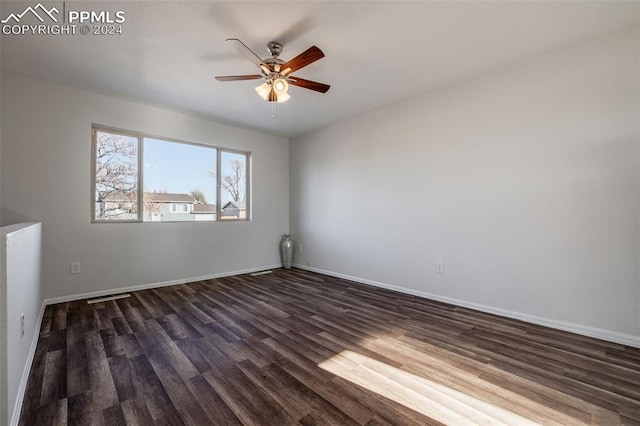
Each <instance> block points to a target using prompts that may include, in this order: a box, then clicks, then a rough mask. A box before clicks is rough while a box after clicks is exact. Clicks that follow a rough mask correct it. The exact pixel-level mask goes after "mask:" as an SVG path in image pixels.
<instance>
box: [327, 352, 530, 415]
mask: <svg viewBox="0 0 640 426" xmlns="http://www.w3.org/2000/svg"><path fill="white" fill-rule="evenodd" d="M318 367H320V368H322V369H323V370H326V371H328V372H330V373H332V374H335V375H336V376H338V377H341V378H343V379H345V380H348V381H350V382H352V383H354V384H356V385H358V386H361V387H363V388H366V389H368V390H370V391H372V392H375V393H377V394H378V395H380V396H383V397H385V398H387V399H390V400H392V401H394V402H396V403H398V404H401V405H404V406H405V407H407V408H410V409H411V410H414V411H417V412H419V413H421V414H424V415H425V416H428V417H430V418H432V419H434V420H437V421H440V422H444V423H447V424H456V425H477V424H510V425H513V424H517V425H531V424H537V423H535V422H532V421H530V420H529V419H526V418H524V417H522V416H519V415H518V414H515V413H512V412H511V411H508V410H505V409H503V408H501V407H497V406H495V405H492V404H490V403H487V402H485V401H482V400H479V399H477V398H474V397H472V396H470V395H467V394H465V393H462V392H460V391H457V390H455V389H451V388H449V387H447V386H445V385H442V384H440V383H436V382H434V381H432V380H429V379H426V378H424V377H420V376H418V375H415V374H413V373H410V372H407V371H404V370H401V369H399V368H396V367H393V366H390V365H387V364H385V363H383V362H380V361H377V360H375V359H373V358H370V357H368V356H366V355H362V354H359V353H357V352H353V351H350V350H344V351H342V352H341V353H339V354H337V355H335V356H333V357H331V358H329V359H327V360H326V361H323V362H321V363H320V364H318Z"/></svg>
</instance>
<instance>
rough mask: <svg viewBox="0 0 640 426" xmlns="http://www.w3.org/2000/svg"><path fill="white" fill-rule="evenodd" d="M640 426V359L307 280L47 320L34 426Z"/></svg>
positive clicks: (27, 406) (258, 280) (50, 310)
mask: <svg viewBox="0 0 640 426" xmlns="http://www.w3.org/2000/svg"><path fill="white" fill-rule="evenodd" d="M440 423H445V424H454V425H458V424H479V423H497V424H511V425H522V424H531V423H543V424H564V425H567V424H582V423H586V424H588V423H591V424H606V425H609V424H640V350H638V349H633V348H629V347H625V346H622V345H618V344H613V343H607V342H603V341H599V340H595V339H590V338H587V337H582V336H577V335H574V334H570V333H565V332H561V331H557V330H552V329H548V328H544V327H539V326H535V325H531V324H526V323H523V322H519V321H515V320H510V319H505V318H501V317H497V316H493V315H488V314H483V313H480V312H476V311H472V310H469V309H464V308H459V307H455V306H451V305H446V304H443V303H438V302H433V301H429V300H425V299H421V298H418V297H412V296H408V295H403V294H399V293H395V292H391V291H386V290H380V289H375V288H372V287H367V286H364V285H360V284H355V283H352V282H349V281H344V280H340V279H336V278H330V277H327V276H323V275H318V274H314V273H310V272H304V271H300V270H291V271H285V270H276V271H274V273H273V274H269V275H263V276H257V277H252V276H249V275H243V276H237V277H229V278H222V279H216V280H209V281H202V282H197V283H192V284H185V285H177V286H172V287H164V288H160V289H156V290H147V291H140V292H135V293H132V297H130V298H127V299H120V300H116V301H109V302H103V303H98V304H94V305H88V304H87V303H86V301H77V302H71V303H64V304H59V305H53V306H48V307H47V309H46V311H45V316H44V321H43V324H42V330H41V333H40V340H39V342H38V347H37V350H36V355H35V359H34V363H33V367H32V371H31V375H30V378H29V382H28V386H27V390H26V395H25V400H24V404H23V408H22V416H21V419H20V424H22V425H53V424H56V425H57V424H80V425H102V424H104V425H120V424H130V425H152V424H163V425H181V424H193V425H209V424H224V425H233V424H255V425H287V424H303V425H311V424H362V425H364V424H368V425H374V424H393V425H399V424H407V425H411V424H414V425H417V424H419V425H427V424H440Z"/></svg>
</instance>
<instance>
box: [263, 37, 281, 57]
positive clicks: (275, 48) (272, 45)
mask: <svg viewBox="0 0 640 426" xmlns="http://www.w3.org/2000/svg"><path fill="white" fill-rule="evenodd" d="M267 49H269V53H270V54H271V56H273V57H274V58H277V57H278V56H280V53H282V43H278V42H277V41H270V42H269V43H267Z"/></svg>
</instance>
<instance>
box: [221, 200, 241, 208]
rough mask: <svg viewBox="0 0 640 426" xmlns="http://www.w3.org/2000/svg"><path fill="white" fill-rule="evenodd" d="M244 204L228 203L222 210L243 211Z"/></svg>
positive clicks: (239, 202)
mask: <svg viewBox="0 0 640 426" xmlns="http://www.w3.org/2000/svg"><path fill="white" fill-rule="evenodd" d="M245 207H246V202H244V201H228V202H227V203H226V204H225V205H224V206H222V210H226V209H240V210H245Z"/></svg>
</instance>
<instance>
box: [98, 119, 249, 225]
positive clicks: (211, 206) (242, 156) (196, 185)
mask: <svg viewBox="0 0 640 426" xmlns="http://www.w3.org/2000/svg"><path fill="white" fill-rule="evenodd" d="M92 133H93V150H92V155H93V166H94V168H93V178H92V179H93V196H92V198H93V199H92V201H91V204H92V209H93V211H92V220H93V221H94V222H185V221H186V222H189V221H194V222H195V221H216V220H225V221H227V220H249V219H250V215H249V167H250V162H249V159H250V153H248V152H242V151H234V150H229V149H225V148H218V147H212V146H207V145H199V144H193V143H186V142H179V141H173V140H165V139H161V138H156V137H151V136H147V135H144V134H140V133H136V132H128V131H119V130H112V129H106V128H102V127H99V126H94V127H93V132H92ZM218 170H220V173H218Z"/></svg>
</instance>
